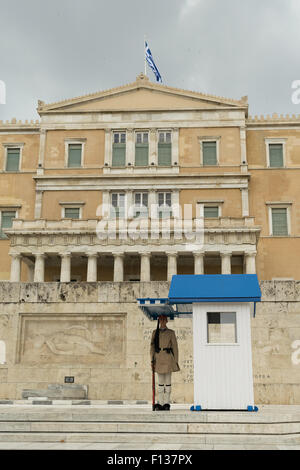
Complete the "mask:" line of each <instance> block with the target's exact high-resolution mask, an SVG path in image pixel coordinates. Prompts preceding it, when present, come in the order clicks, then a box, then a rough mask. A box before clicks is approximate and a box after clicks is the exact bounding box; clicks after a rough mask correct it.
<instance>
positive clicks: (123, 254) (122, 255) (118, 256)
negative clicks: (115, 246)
mask: <svg viewBox="0 0 300 470" xmlns="http://www.w3.org/2000/svg"><path fill="white" fill-rule="evenodd" d="M124 256H125V253H124V252H121V253H113V257H114V258H124Z"/></svg>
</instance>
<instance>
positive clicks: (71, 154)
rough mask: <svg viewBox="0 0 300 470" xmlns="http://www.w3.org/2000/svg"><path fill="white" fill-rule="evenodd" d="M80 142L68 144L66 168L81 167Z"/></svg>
mask: <svg viewBox="0 0 300 470" xmlns="http://www.w3.org/2000/svg"><path fill="white" fill-rule="evenodd" d="M81 160H82V144H77V143H72V144H71V143H69V144H68V168H78V167H81Z"/></svg>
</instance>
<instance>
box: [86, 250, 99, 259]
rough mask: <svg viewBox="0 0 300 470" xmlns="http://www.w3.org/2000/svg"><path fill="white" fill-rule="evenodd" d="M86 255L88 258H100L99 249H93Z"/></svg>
mask: <svg viewBox="0 0 300 470" xmlns="http://www.w3.org/2000/svg"><path fill="white" fill-rule="evenodd" d="M86 256H87V257H88V258H92V257H95V258H98V256H99V253H98V251H91V252H88V253H86Z"/></svg>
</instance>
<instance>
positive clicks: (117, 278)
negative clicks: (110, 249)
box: [114, 253, 124, 282]
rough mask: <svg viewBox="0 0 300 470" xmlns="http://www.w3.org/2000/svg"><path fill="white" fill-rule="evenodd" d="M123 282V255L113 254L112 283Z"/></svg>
mask: <svg viewBox="0 0 300 470" xmlns="http://www.w3.org/2000/svg"><path fill="white" fill-rule="evenodd" d="M123 281H124V253H115V254H114V282H123Z"/></svg>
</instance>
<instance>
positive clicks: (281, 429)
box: [0, 419, 300, 437]
mask: <svg viewBox="0 0 300 470" xmlns="http://www.w3.org/2000/svg"><path fill="white" fill-rule="evenodd" d="M145 431H146V432H147V433H153V434H170V433H171V434H174V433H176V434H183V435H184V434H195V435H196V434H203V435H204V434H228V435H232V434H241V435H246V436H250V435H258V434H259V435H277V436H279V435H281V436H284V435H295V436H297V435H298V436H299V437H300V423H299V422H298V423H273V424H270V423H267V424H266V423H260V424H257V423H252V424H242V423H176V422H175V423H173V422H168V423H163V422H156V423H149V422H131V421H129V422H118V421H117V419H116V420H115V422H112V421H110V422H101V421H100V422H86V421H69V422H66V421H59V422H58V421H32V420H31V421H28V420H24V421H14V420H9V421H0V435H1V433H6V432H27V433H34V432H40V433H49V432H67V433H83V432H86V433H144V432H145Z"/></svg>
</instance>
